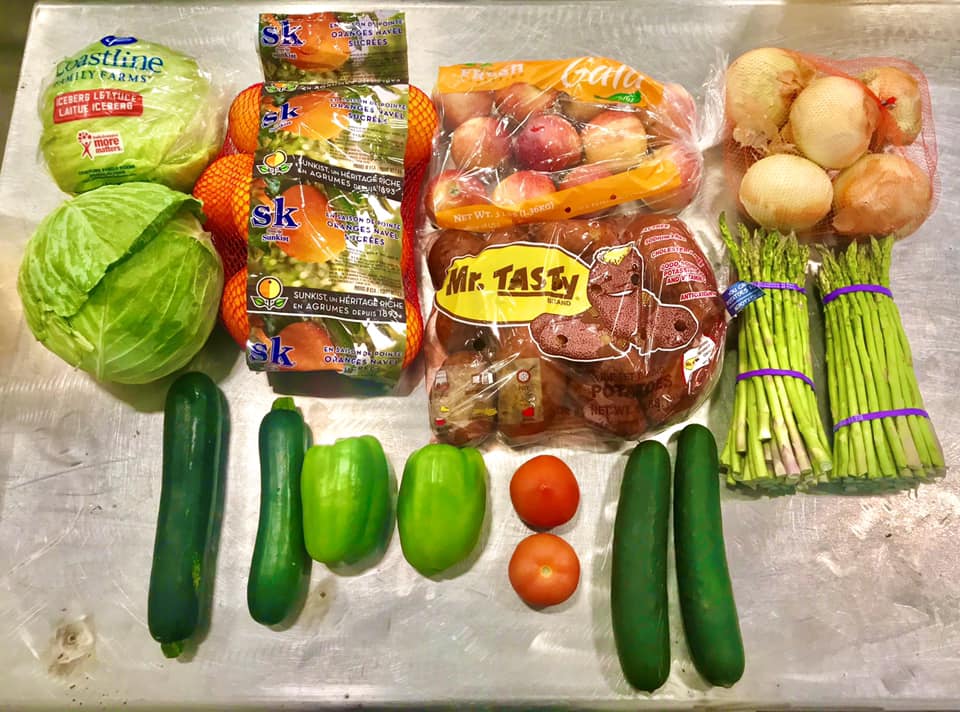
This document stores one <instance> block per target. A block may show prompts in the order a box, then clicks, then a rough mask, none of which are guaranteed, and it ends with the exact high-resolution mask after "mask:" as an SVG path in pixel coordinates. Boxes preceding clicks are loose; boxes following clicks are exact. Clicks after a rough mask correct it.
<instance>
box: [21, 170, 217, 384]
mask: <svg viewBox="0 0 960 712" xmlns="http://www.w3.org/2000/svg"><path fill="white" fill-rule="evenodd" d="M199 215H200V203H199V202H198V201H197V200H195V199H194V198H192V197H190V196H189V195H185V194H183V193H178V192H177V191H174V190H170V189H169V188H167V187H165V186H162V185H156V184H153V183H124V184H121V185H110V186H104V187H102V188H97V189H96V190H93V191H90V192H89V193H84V194H82V195H79V196H77V197H76V198H73V199H71V200H67V201H66V202H64V203H63V204H62V205H60V207H58V208H57V209H55V210H54V211H53V212H52V213H50V214H49V215H47V217H46V218H44V220H43V222H41V223H40V226H39V227H38V228H37V231H36V232H35V233H34V234H33V236H32V237H31V238H30V240H29V242H28V243H27V247H26V252H25V254H24V257H23V262H22V263H21V265H20V273H19V275H18V278H17V291H18V292H19V294H20V299H21V301H22V302H23V311H24V316H25V317H26V321H27V325H28V326H29V327H30V331H32V332H33V335H34V336H36V337H37V339H38V340H39V341H40V342H41V343H42V344H43V345H44V346H46V347H47V348H48V349H50V350H51V351H53V352H54V353H55V354H57V355H58V356H59V357H60V358H62V359H63V360H64V361H66V362H67V363H69V364H70V365H72V366H76V367H78V368H82V369H83V370H84V371H87V372H89V373H91V374H93V375H94V376H95V377H96V378H98V379H100V380H104V381H115V382H118V383H147V382H149V381H154V380H156V379H158V378H162V377H164V376H166V375H168V374H170V373H172V372H173V371H176V370H177V369H178V368H181V367H182V366H184V365H186V364H187V362H188V361H190V359H191V358H193V356H194V355H196V353H197V352H198V351H199V350H200V348H201V347H202V346H203V344H204V342H206V340H207V337H208V336H209V335H210V331H211V330H212V329H213V326H214V324H215V322H216V318H217V308H218V306H219V303H220V295H221V292H222V291H223V266H222V265H221V263H220V257H219V256H218V255H217V252H216V250H215V249H214V247H213V243H212V241H211V239H210V235H209V234H208V233H206V232H204V230H203V228H202V227H201V226H200V221H199V220H198V216H199Z"/></svg>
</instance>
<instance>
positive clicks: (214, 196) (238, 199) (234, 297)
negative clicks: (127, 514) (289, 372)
mask: <svg viewBox="0 0 960 712" xmlns="http://www.w3.org/2000/svg"><path fill="white" fill-rule="evenodd" d="M262 86H263V85H262V84H254V85H252V86H250V87H248V88H247V89H245V90H243V91H242V92H240V93H239V94H238V95H237V97H236V98H235V99H234V101H233V103H232V104H231V107H230V114H229V116H230V119H229V125H228V128H227V140H226V141H225V142H224V150H223V151H222V152H221V158H219V159H217V160H216V161H214V162H213V163H211V164H210V166H208V167H207V169H206V170H205V171H204V173H203V174H202V175H201V177H200V179H199V180H198V181H197V184H196V186H195V188H194V196H195V197H197V198H198V199H200V200H202V201H203V210H204V212H205V214H206V216H207V220H206V223H205V225H204V226H205V228H206V229H207V230H208V231H210V232H211V233H212V234H213V239H214V245H215V246H216V248H217V251H218V252H219V253H220V256H221V259H222V260H223V263H224V272H225V275H226V277H227V280H228V281H227V284H226V286H225V287H224V294H223V298H222V300H221V306H220V317H221V319H222V321H223V323H224V325H225V326H226V328H227V330H228V331H229V333H230V335H231V336H232V337H233V338H234V340H235V341H236V342H237V344H238V345H239V346H240V347H241V348H246V344H247V336H248V334H249V333H250V327H249V320H248V318H247V311H246V298H247V297H246V290H247V270H246V262H247V229H248V220H249V213H250V205H249V201H250V186H251V179H252V178H251V177H252V172H253V163H254V157H253V155H252V154H251V153H247V152H242V153H237V152H236V151H237V150H238V148H244V149H246V148H249V147H250V146H251V145H253V146H254V148H255V146H256V131H257V127H258V126H259V120H260V119H259V102H260V92H261V88H262ZM409 102H410V103H409V113H408V116H407V122H408V129H407V130H408V136H407V144H406V150H405V153H404V169H405V175H404V183H403V198H402V201H401V216H402V220H403V238H402V252H401V261H400V267H401V272H402V274H403V286H404V295H405V301H406V323H407V332H406V333H407V345H406V350H405V351H404V358H403V363H402V367H404V368H405V367H406V366H407V365H409V364H410V363H411V362H412V361H413V360H414V359H415V358H416V356H417V354H418V353H420V349H421V346H422V343H423V318H422V316H421V310H420V298H419V293H418V290H417V277H416V265H415V262H414V241H415V239H416V212H417V206H418V204H419V201H420V189H421V186H422V184H423V176H424V172H425V170H426V164H427V161H428V159H429V157H430V152H431V146H432V140H433V135H434V133H435V132H436V129H437V124H438V117H437V112H436V110H435V109H434V107H433V104H432V103H431V101H430V98H429V97H428V96H427V95H426V94H424V93H423V92H422V91H421V90H420V89H418V88H416V87H414V86H410V98H409Z"/></svg>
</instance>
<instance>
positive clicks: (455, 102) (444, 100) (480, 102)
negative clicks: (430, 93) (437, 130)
mask: <svg viewBox="0 0 960 712" xmlns="http://www.w3.org/2000/svg"><path fill="white" fill-rule="evenodd" d="M434 103H435V104H438V105H439V107H440V113H441V114H442V115H443V128H445V129H446V130H447V131H453V130H454V129H455V128H457V127H458V126H459V125H460V124H462V123H464V122H465V121H468V120H470V119H473V118H476V117H478V116H489V115H490V113H491V112H492V111H493V92H489V91H471V92H464V93H462V94H438V95H436V96H435V97H434Z"/></svg>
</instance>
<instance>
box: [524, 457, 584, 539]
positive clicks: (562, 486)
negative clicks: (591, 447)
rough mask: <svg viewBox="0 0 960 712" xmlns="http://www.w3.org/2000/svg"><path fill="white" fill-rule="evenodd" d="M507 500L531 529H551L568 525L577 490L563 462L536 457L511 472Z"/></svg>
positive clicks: (578, 489)
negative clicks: (566, 523)
mask: <svg viewBox="0 0 960 712" xmlns="http://www.w3.org/2000/svg"><path fill="white" fill-rule="evenodd" d="M510 500H511V501H512V502H513V508H514V509H516V510H517V514H519V515H520V518H521V519H522V520H523V521H525V522H526V523H527V524H529V525H530V526H531V527H533V528H535V529H551V528H553V527H556V526H559V525H561V524H563V523H564V522H569V521H570V519H571V517H573V515H574V514H576V511H577V506H579V504H580V488H579V487H578V486H577V478H576V477H574V476H573V472H572V471H571V470H570V468H569V467H567V464H566V463H565V462H564V461H563V460H561V459H560V458H557V457H554V456H553V455H539V456H537V457H535V458H533V459H532V460H527V461H526V462H525V463H523V464H522V465H520V467H519V468H518V469H517V471H516V472H515V473H513V478H512V479H511V480H510Z"/></svg>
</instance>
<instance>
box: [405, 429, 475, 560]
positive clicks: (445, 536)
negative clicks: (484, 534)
mask: <svg viewBox="0 0 960 712" xmlns="http://www.w3.org/2000/svg"><path fill="white" fill-rule="evenodd" d="M486 478H487V468H486V466H485V465H484V464H483V457H482V456H481V455H480V453H479V452H478V451H477V450H475V449H474V448H462V449H458V448H455V447H453V446H452V445H442V444H437V445H427V446H426V447H424V448H421V449H420V450H417V451H416V452H415V453H413V454H412V455H411V456H410V458H409V459H408V460H407V464H406V466H405V467H404V468H403V481H402V482H401V483H400V494H399V495H398V497H397V526H398V528H399V530H400V546H401V547H402V549H403V555H404V557H405V558H406V560H407V561H408V562H410V565H411V566H413V568H415V569H416V570H417V571H419V572H420V573H422V574H423V575H424V576H432V575H434V574H437V573H439V572H441V571H443V570H445V569H448V568H450V567H451V566H453V565H454V564H457V563H459V562H461V561H463V560H464V559H465V558H467V556H469V555H470V552H471V551H473V548H474V547H475V546H476V544H477V540H478V539H479V538H480V528H481V526H482V525H483V516H484V513H485V512H486V507H487V479H486Z"/></svg>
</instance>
